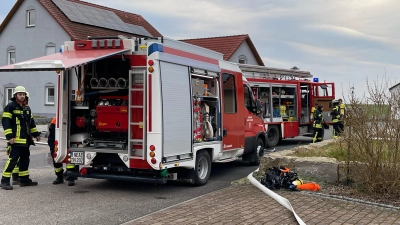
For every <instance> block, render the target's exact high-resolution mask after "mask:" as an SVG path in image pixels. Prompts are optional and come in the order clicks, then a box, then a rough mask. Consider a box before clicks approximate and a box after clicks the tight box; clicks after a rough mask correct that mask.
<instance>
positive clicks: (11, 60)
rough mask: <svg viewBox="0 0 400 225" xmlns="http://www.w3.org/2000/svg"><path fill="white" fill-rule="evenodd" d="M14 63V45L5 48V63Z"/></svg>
mask: <svg viewBox="0 0 400 225" xmlns="http://www.w3.org/2000/svg"><path fill="white" fill-rule="evenodd" d="M14 63H16V49H15V47H14V46H10V47H8V48H7V65H11V64H14Z"/></svg>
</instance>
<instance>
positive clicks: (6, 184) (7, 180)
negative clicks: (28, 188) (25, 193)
mask: <svg viewBox="0 0 400 225" xmlns="http://www.w3.org/2000/svg"><path fill="white" fill-rule="evenodd" d="M1 188H2V189H4V190H12V189H14V188H13V186H11V185H10V178H5V177H3V178H2V179H1Z"/></svg>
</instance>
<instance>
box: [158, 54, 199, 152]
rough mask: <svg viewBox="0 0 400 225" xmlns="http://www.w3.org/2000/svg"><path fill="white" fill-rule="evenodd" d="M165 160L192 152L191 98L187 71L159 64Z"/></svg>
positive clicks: (167, 64)
mask: <svg viewBox="0 0 400 225" xmlns="http://www.w3.org/2000/svg"><path fill="white" fill-rule="evenodd" d="M160 70H161V90H162V104H163V105H162V121H163V153H164V155H163V156H164V157H169V156H177V155H181V154H188V153H191V152H192V147H193V146H192V140H193V135H192V134H193V130H192V98H191V96H190V88H191V85H190V80H189V78H190V77H189V76H190V74H189V68H188V67H187V66H181V65H177V64H172V63H167V62H160Z"/></svg>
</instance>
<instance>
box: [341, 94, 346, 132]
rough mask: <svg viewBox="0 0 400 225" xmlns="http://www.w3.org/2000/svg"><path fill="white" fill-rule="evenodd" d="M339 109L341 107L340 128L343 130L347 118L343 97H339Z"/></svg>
mask: <svg viewBox="0 0 400 225" xmlns="http://www.w3.org/2000/svg"><path fill="white" fill-rule="evenodd" d="M339 109H340V120H341V123H340V124H339V128H340V129H341V130H343V129H344V119H345V118H347V115H346V105H345V104H344V103H343V100H342V99H339Z"/></svg>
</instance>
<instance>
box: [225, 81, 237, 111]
mask: <svg viewBox="0 0 400 225" xmlns="http://www.w3.org/2000/svg"><path fill="white" fill-rule="evenodd" d="M222 79H223V88H224V112H225V113H236V91H235V89H236V88H235V87H236V85H235V77H234V76H233V75H231V74H226V73H224V74H222Z"/></svg>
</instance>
